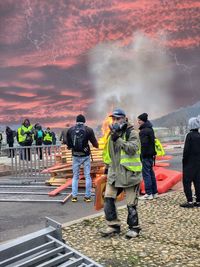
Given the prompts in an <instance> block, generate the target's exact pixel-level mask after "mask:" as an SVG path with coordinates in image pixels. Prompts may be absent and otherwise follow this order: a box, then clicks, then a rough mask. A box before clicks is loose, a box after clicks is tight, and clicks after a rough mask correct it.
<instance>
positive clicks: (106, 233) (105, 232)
mask: <svg viewBox="0 0 200 267" xmlns="http://www.w3.org/2000/svg"><path fill="white" fill-rule="evenodd" d="M99 232H100V234H101V236H102V237H111V236H113V235H115V234H119V233H120V226H119V225H113V226H107V227H106V228H102V229H100V231H99Z"/></svg>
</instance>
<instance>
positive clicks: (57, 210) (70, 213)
mask: <svg viewBox="0 0 200 267" xmlns="http://www.w3.org/2000/svg"><path fill="white" fill-rule="evenodd" d="M181 153H182V151H181V150H180V149H177V150H174V151H172V150H171V151H170V154H174V158H173V160H172V162H171V166H170V168H171V169H175V170H181ZM123 204H124V203H120V204H119V205H123ZM96 213H97V212H96V211H95V209H94V207H93V203H84V202H83V200H82V198H80V200H79V202H78V203H71V202H70V201H68V202H66V203H65V204H64V205H62V204H59V203H40V204H38V203H14V202H8V203H7V202H3V203H2V202H0V242H2V241H6V240H9V239H13V238H16V237H18V236H21V235H23V234H27V233H30V232H33V231H36V230H38V229H41V228H43V227H44V221H45V220H44V218H45V217H46V216H48V217H50V218H52V219H54V220H56V221H58V222H60V223H66V222H70V221H72V220H76V219H79V218H82V217H84V216H88V215H92V214H96Z"/></svg>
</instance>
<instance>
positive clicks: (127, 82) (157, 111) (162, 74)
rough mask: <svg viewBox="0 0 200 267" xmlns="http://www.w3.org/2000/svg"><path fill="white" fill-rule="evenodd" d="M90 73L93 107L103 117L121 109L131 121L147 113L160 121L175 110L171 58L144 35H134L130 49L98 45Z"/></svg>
mask: <svg viewBox="0 0 200 267" xmlns="http://www.w3.org/2000/svg"><path fill="white" fill-rule="evenodd" d="M90 74H91V77H92V81H93V85H94V88H95V103H94V107H93V108H94V110H95V111H96V112H97V114H99V115H100V116H99V118H104V117H106V115H107V114H108V113H110V112H111V111H112V109H113V108H117V107H120V108H122V109H124V110H125V112H126V113H127V116H128V117H129V118H130V119H131V120H133V119H136V118H137V116H138V115H139V114H141V113H143V112H147V113H148V114H149V118H150V119H152V118H156V117H159V116H161V115H164V114H165V113H167V112H169V111H170V109H171V106H172V99H171V97H170V93H169V90H170V83H171V80H172V77H173V74H172V70H171V67H170V64H169V58H168V55H167V53H166V51H165V50H164V48H162V47H161V46H159V44H158V43H157V42H154V41H152V40H151V39H149V38H148V37H146V36H145V35H143V34H141V33H136V34H135V35H134V37H133V42H132V44H131V45H129V46H128V47H122V46H120V44H119V43H116V42H115V43H104V44H99V45H97V46H96V47H95V48H94V49H93V50H92V51H91V53H90Z"/></svg>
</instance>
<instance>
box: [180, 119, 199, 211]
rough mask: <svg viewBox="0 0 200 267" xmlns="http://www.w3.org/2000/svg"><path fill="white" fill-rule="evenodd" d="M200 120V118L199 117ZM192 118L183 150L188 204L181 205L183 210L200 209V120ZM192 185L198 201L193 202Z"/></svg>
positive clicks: (184, 183)
mask: <svg viewBox="0 0 200 267" xmlns="http://www.w3.org/2000/svg"><path fill="white" fill-rule="evenodd" d="M198 118H199V117H198ZM198 118H190V119H189V121H188V128H189V130H190V132H189V133H188V134H187V135H186V138H185V143H184V149H183V160H182V164H183V188H184V193H185V196H186V199H187V202H185V203H182V204H180V207H182V208H193V207H200V133H199V129H200V118H199V119H198ZM192 183H193V185H194V189H195V195H196V201H195V202H193V197H192V189H191V187H192Z"/></svg>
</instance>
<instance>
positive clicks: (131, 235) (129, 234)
mask: <svg viewBox="0 0 200 267" xmlns="http://www.w3.org/2000/svg"><path fill="white" fill-rule="evenodd" d="M140 230H141V229H140V228H131V229H129V230H128V232H127V233H126V235H125V237H126V238H128V239H130V238H135V237H137V236H139V233H140Z"/></svg>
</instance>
